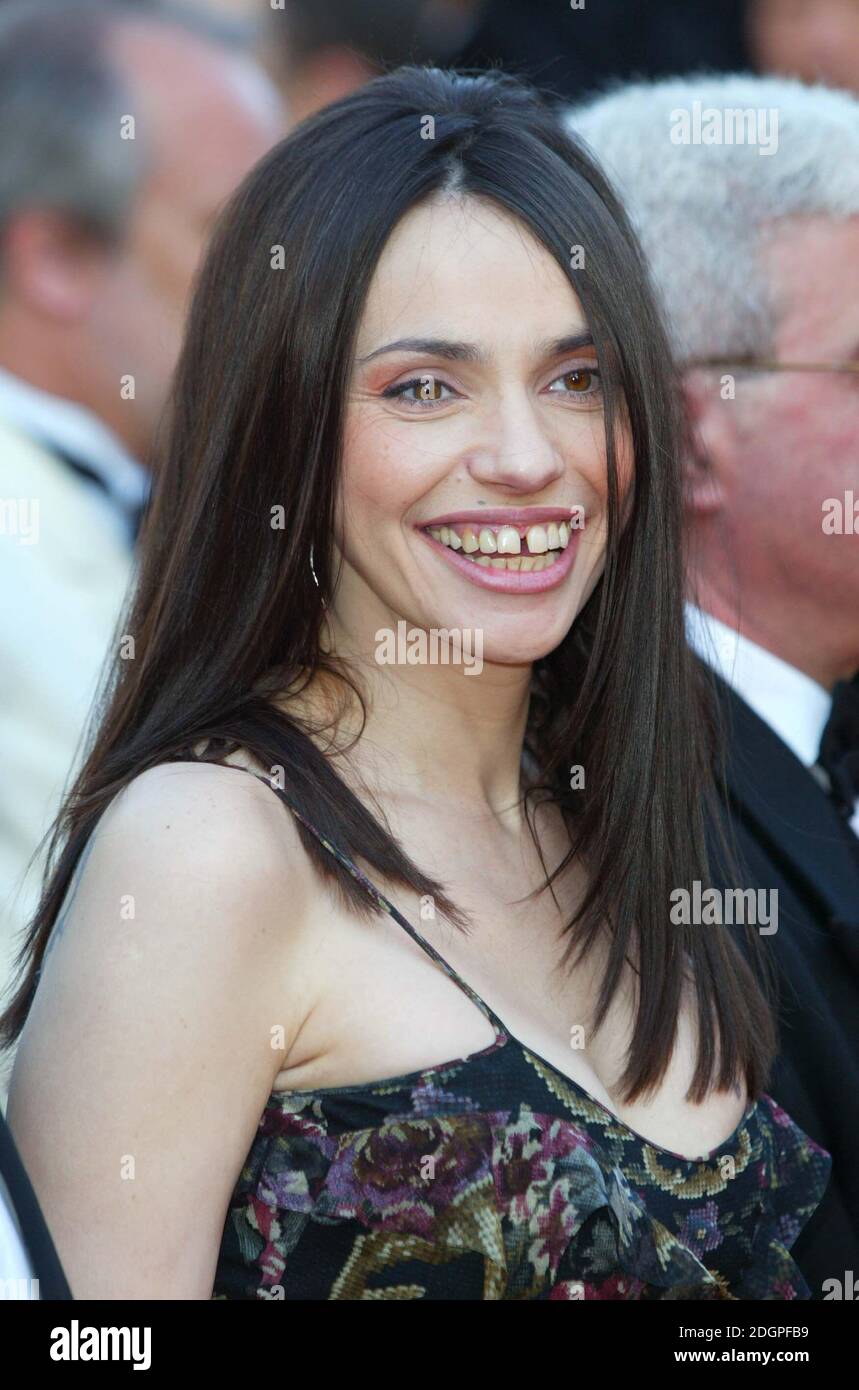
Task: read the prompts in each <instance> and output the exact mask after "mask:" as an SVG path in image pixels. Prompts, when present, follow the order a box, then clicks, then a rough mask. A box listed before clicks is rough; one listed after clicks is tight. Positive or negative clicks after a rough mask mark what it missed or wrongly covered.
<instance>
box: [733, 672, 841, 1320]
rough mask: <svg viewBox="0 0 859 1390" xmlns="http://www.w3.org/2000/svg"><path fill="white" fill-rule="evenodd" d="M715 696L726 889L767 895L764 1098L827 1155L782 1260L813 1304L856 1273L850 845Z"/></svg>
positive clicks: (767, 732) (745, 722) (792, 767)
mask: <svg viewBox="0 0 859 1390" xmlns="http://www.w3.org/2000/svg"><path fill="white" fill-rule="evenodd" d="M716 685H717V690H718V694H719V698H720V703H721V706H722V710H723V713H724V716H725V720H726V733H727V735H728V750H727V769H726V772H727V795H728V802H729V809H730V821H729V827H730V830H731V831H732V833H733V836H734V841H735V845H736V849H737V851H738V853H739V858H740V861H741V875H742V881H741V883H740V884H739V885H737V886H742V887H744V888H764V889H768V888H769V889H772V888H774V889H777V890H778V930H777V931H776V932H775V933H774V934H773V935H770V936H764V937H763V938H762V940H763V942H764V949H765V950H766V951H771V952H772V955H773V959H774V962H775V964H776V967H777V971H778V977H779V987H780V993H781V1005H780V1033H781V1047H780V1053H779V1056H778V1059H777V1061H776V1065H775V1067H774V1070H773V1072H772V1074H771V1077H770V1083H769V1085H768V1086H767V1088H766V1089H767V1092H768V1094H769V1095H771V1096H772V1097H773V1099H774V1100H775V1101H776V1102H777V1103H778V1104H779V1105H780V1106H781V1107H782V1108H783V1109H784V1110H786V1111H787V1112H788V1114H789V1115H790V1116H791V1117H792V1118H793V1119H794V1120H795V1121H796V1123H797V1124H798V1125H799V1126H800V1128H801V1129H803V1130H805V1131H806V1133H807V1134H809V1135H810V1136H811V1137H812V1138H813V1139H816V1140H817V1142H818V1143H819V1144H822V1145H823V1147H824V1148H825V1149H828V1151H829V1153H830V1154H831V1155H832V1176H831V1178H830V1182H829V1186H828V1189H827V1191H826V1194H825V1196H824V1198H823V1201H822V1203H821V1205H820V1207H819V1208H818V1209H817V1211H816V1213H815V1214H814V1216H813V1217H812V1218H811V1220H810V1221H809V1223H808V1225H807V1226H806V1227H805V1228H804V1230H803V1231H802V1233H801V1234H800V1236H799V1237H798V1239H797V1241H796V1243H795V1244H794V1245H793V1246H792V1249H791V1253H792V1255H793V1256H794V1258H795V1259H796V1261H797V1263H798V1265H799V1267H800V1269H801V1270H802V1272H803V1274H804V1275H805V1278H806V1281H807V1282H808V1285H809V1287H810V1289H811V1292H812V1296H813V1297H814V1298H821V1297H822V1296H823V1289H822V1285H823V1281H824V1280H826V1279H833V1278H835V1279H839V1280H843V1279H844V1277H845V1272H846V1271H847V1270H853V1271H854V1272H857V1273H859V839H857V837H856V836H855V835H854V834H853V832H852V831H851V830H850V829H849V827H848V826H847V825H846V823H845V822H844V821H843V820H841V818H840V817H839V816H838V814H837V812H836V811H835V809H834V806H833V804H832V802H831V801H830V799H829V797H828V796H827V794H826V792H825V791H824V790H823V789H822V788H821V787H820V785H819V784H818V783H817V782H816V781H815V779H814V777H813V776H812V774H811V773H810V772H809V771H808V769H807V768H806V767H804V766H803V764H802V763H801V762H800V761H799V760H798V759H797V758H796V757H795V756H794V754H793V753H792V752H791V750H790V749H789V748H788V747H787V745H786V744H784V743H783V742H782V740H781V739H780V738H779V737H778V735H777V734H775V733H774V732H773V730H772V729H771V728H770V727H769V725H768V724H765V723H764V722H763V720H761V719H759V718H758V716H757V715H756V714H755V713H754V711H753V710H752V709H750V708H749V706H748V705H747V704H746V703H745V701H744V700H742V699H740V697H739V696H738V695H736V694H735V693H734V692H733V691H732V690H731V689H730V688H729V687H728V686H727V685H726V684H725V683H724V682H723V681H721V680H719V679H716ZM714 861H715V863H716V864H717V865H718V862H719V861H718V855H717V854H715V853H714ZM719 876H720V877H721V876H722V875H719ZM731 881H732V882H734V881H735V880H733V879H732V880H731Z"/></svg>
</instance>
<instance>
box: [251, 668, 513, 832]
mask: <svg viewBox="0 0 859 1390" xmlns="http://www.w3.org/2000/svg"><path fill="white" fill-rule="evenodd" d="M338 655H339V653H338ZM343 659H344V661H345V665H346V669H347V670H348V672H349V674H350V675H351V676H352V677H353V678H355V680H356V684H357V685H358V687H359V689H360V691H361V694H362V696H363V698H364V702H365V708H366V721H365V722H364V725H363V731H361V725H362V710H361V706H360V704H359V702H358V700H357V697H356V696H355V695H354V694H353V693H352V692H351V691H350V690H349V688H348V686H347V685H346V684H345V682H343V681H342V680H339V679H337V678H335V677H333V676H331V675H329V674H328V673H327V672H325V671H320V672H319V673H317V674H316V675H315V676H314V677H313V678H312V679H311V681H310V682H309V683H308V684H307V686H306V687H305V689H304V690H303V691H301V693H300V694H298V695H294V696H292V697H289V696H288V695H285V696H284V698H283V699H282V700H280V701H279V702H278V703H279V704H280V705H281V707H282V708H283V709H284V710H285V711H287V712H288V713H291V714H292V715H294V716H297V717H299V718H300V719H302V720H303V721H304V722H306V723H309V725H310V726H311V728H312V729H314V730H319V732H318V733H316V734H315V735H314V736H315V737H316V738H317V740H318V742H319V745H320V747H322V748H324V749H325V750H326V751H327V752H335V751H336V752H337V753H338V755H339V756H338V758H337V763H338V770H340V771H341V772H343V773H344V774H345V772H346V767H348V768H349V769H351V771H352V773H353V774H354V775H355V777H356V779H357V780H358V781H359V782H360V784H361V785H362V786H363V787H364V789H365V790H366V791H368V792H369V793H370V794H371V795H373V796H376V797H379V798H380V799H381V800H382V802H383V803H384V801H386V800H396V799H397V798H403V797H405V798H408V799H410V800H420V801H423V802H426V803H427V804H428V807H429V806H432V807H433V808H443V807H444V806H446V805H450V806H453V805H456V806H457V807H459V808H460V809H465V808H467V809H468V811H469V812H470V813H471V814H472V815H477V816H481V815H486V816H493V817H494V818H495V819H496V820H497V821H498V822H499V825H501V826H502V827H503V828H504V829H506V830H509V831H511V832H514V833H515V832H518V831H519V830H520V829H521V827H522V825H523V815H522V807H521V804H520V798H521V792H522V786H521V763H522V746H523V740H524V737H525V729H526V724H527V719H528V705H529V695H530V683H531V667H530V665H528V666H524V665H522V666H512V665H501V664H493V663H485V664H484V667H483V670H482V671H481V673H480V676H479V677H472V676H467V675H465V673H464V671H463V670H462V668H456V667H450V666H440V665H439V666H432V665H418V666H410V665H390V666H379V665H378V664H377V663H376V662H375V661H373V660H367V659H366V658H362V657H356V656H355V655H354V653H350V654H349V655H348V656H344V657H343ZM359 733H360V737H358V739H357V742H353V740H354V739H355V736H356V735H358V734H359ZM350 745H351V746H350ZM341 759H342V761H341ZM344 764H345V766H344Z"/></svg>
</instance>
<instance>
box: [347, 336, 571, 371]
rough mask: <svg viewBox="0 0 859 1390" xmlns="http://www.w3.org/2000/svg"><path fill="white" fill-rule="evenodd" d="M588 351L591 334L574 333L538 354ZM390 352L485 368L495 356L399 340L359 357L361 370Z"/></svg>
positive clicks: (436, 341)
mask: <svg viewBox="0 0 859 1390" xmlns="http://www.w3.org/2000/svg"><path fill="white" fill-rule="evenodd" d="M586 347H593V338H592V337H591V335H590V333H588V332H582V333H572V334H570V335H568V336H567V337H566V338H551V339H547V340H546V341H545V342H542V343H538V345H537V352H538V353H539V355H540V356H543V357H562V356H563V355H564V354H566V353H568V352H579V351H581V349H582V348H586ZM389 352H419V353H424V354H425V355H426V356H428V357H444V358H446V359H447V360H448V361H450V362H476V363H478V364H479V365H481V366H486V365H487V363H488V362H489V361H490V358H491V354H490V353H487V352H486V351H485V349H484V348H482V347H480V346H479V345H478V344H477V343H463V342H455V341H453V340H451V339H449V338H398V339H397V340H396V342H393V343H385V344H384V346H383V347H378V348H375V349H374V350H373V351H372V352H370V353H368V354H367V356H366V357H359V358H358V360H357V366H359V367H363V366H366V364H367V363H368V362H372V361H373V360H374V359H375V358H376V357H382V356H383V355H384V354H385V353H389Z"/></svg>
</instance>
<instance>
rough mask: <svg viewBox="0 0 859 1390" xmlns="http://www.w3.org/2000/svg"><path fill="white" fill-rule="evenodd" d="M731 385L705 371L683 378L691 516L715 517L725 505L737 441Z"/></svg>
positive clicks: (686, 487)
mask: <svg viewBox="0 0 859 1390" xmlns="http://www.w3.org/2000/svg"><path fill="white" fill-rule="evenodd" d="M726 380H727V381H728V383H729V385H728V386H726V384H725V383H726ZM731 382H732V378H727V379H726V378H724V377H723V378H721V379H720V378H718V377H716V376H715V375H714V374H713V373H712V372H701V371H694V372H687V373H686V374H685V376H684V378H683V403H684V407H685V410H686V419H687V422H688V426H689V431H688V433H689V441H690V446H689V449H688V450H687V453H686V456H685V458H684V461H683V497H684V504H685V507H686V510H687V513H688V514H689V515H690V516H691V517H696V516H697V517H702V516H708V515H712V514H713V513H714V512H719V511H721V510H722V508H723V507H724V505H725V501H726V486H727V484H728V480H729V478H730V476H731V472H732V464H733V459H734V453H735V450H736V440H737V436H736V421H735V418H734V416H733V414H732V411H734V410H735V409H736V402H735V400H734V396H733V392H732V391H731V389H730V383H731ZM726 391H728V394H727V395H726V394H725V392H726Z"/></svg>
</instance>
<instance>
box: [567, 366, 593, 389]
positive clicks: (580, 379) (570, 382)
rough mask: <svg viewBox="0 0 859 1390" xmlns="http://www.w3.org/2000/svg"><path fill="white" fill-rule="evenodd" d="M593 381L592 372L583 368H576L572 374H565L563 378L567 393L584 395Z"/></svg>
mask: <svg viewBox="0 0 859 1390" xmlns="http://www.w3.org/2000/svg"><path fill="white" fill-rule="evenodd" d="M593 379H594V374H593V372H589V371H586V370H585V369H583V368H576V370H575V371H574V372H567V374H566V376H565V377H564V385H565V386H566V388H567V390H568V391H576V392H581V393H582V394H584V393H585V392H586V391H587V390H588V389H589V388H590V386H591V383H592V382H593Z"/></svg>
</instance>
